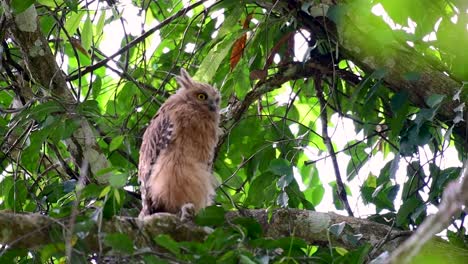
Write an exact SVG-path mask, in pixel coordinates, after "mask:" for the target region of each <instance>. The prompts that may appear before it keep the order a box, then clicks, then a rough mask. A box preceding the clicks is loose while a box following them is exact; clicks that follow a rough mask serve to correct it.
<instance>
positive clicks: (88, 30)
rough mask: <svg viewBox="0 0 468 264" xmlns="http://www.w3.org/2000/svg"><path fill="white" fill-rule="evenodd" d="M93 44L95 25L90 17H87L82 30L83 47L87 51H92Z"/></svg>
mask: <svg viewBox="0 0 468 264" xmlns="http://www.w3.org/2000/svg"><path fill="white" fill-rule="evenodd" d="M92 44H93V23H92V22H91V18H90V17H89V15H88V16H87V17H86V20H85V22H84V24H83V28H82V30H81V45H82V46H83V48H84V49H85V50H87V51H88V50H90V49H91V45H92Z"/></svg>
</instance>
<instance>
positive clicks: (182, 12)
mask: <svg viewBox="0 0 468 264" xmlns="http://www.w3.org/2000/svg"><path fill="white" fill-rule="evenodd" d="M206 1H207V0H201V1H197V2H195V3H194V4H192V5H190V6H188V7H186V8H183V9H181V10H179V12H177V13H175V14H174V15H172V16H170V17H168V18H167V19H165V20H164V21H162V22H161V23H159V24H158V25H156V26H154V27H153V28H151V29H149V30H148V31H146V32H145V33H143V34H142V35H141V36H139V37H138V38H136V39H134V40H132V41H130V42H129V43H128V44H127V45H125V46H124V47H122V48H121V49H120V50H118V51H117V52H115V53H114V54H112V55H110V56H109V57H106V58H105V59H103V60H101V61H99V62H97V63H95V64H93V65H90V66H87V67H85V68H84V69H83V70H82V71H81V72H80V73H78V74H75V75H71V76H69V77H68V78H67V80H68V81H73V80H76V79H78V78H81V77H83V76H84V75H85V74H87V73H90V72H93V71H95V70H97V69H99V68H101V67H103V66H105V65H106V64H107V63H108V62H109V61H110V60H112V59H114V58H115V57H117V56H120V55H122V54H123V53H124V52H126V51H128V50H129V49H130V48H132V47H134V46H135V45H137V44H138V43H140V42H142V41H144V40H145V39H146V38H147V37H149V36H151V35H152V34H153V33H155V32H156V31H158V30H159V29H161V28H163V27H164V26H166V25H168V24H169V23H171V22H172V21H174V20H175V19H177V18H179V17H181V16H183V15H185V14H187V12H188V11H190V10H192V9H194V8H196V7H197V6H199V5H201V4H203V3H204V2H206Z"/></svg>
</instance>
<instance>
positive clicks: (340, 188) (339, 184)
mask: <svg viewBox="0 0 468 264" xmlns="http://www.w3.org/2000/svg"><path fill="white" fill-rule="evenodd" d="M319 78H320V77H319V76H316V77H315V78H314V87H315V91H316V94H317V98H318V99H319V103H320V120H321V121H322V138H323V142H324V143H325V146H327V149H328V153H329V154H330V156H331V160H332V163H333V170H334V171H335V178H336V190H337V195H338V197H339V198H340V200H341V202H342V203H343V205H344V207H345V209H346V211H347V212H348V215H349V216H353V215H354V214H353V210H351V206H349V202H348V196H347V194H346V189H345V185H344V183H343V180H342V179H341V173H340V168H339V166H338V160H337V158H336V153H335V149H334V148H333V144H332V142H331V139H330V136H329V135H328V115H327V102H326V101H325V98H324V97H323V88H322V80H320V79H319Z"/></svg>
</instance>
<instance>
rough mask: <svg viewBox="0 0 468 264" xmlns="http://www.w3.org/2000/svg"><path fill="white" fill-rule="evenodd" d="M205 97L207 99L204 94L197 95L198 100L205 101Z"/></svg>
mask: <svg viewBox="0 0 468 264" xmlns="http://www.w3.org/2000/svg"><path fill="white" fill-rule="evenodd" d="M206 97H207V96H206V94H204V93H199V94H197V98H198V99H199V100H202V101H205V100H206Z"/></svg>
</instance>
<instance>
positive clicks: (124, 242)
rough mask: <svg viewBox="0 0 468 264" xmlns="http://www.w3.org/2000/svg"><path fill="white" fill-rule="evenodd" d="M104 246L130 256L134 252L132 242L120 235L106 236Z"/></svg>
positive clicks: (124, 235)
mask: <svg viewBox="0 0 468 264" xmlns="http://www.w3.org/2000/svg"><path fill="white" fill-rule="evenodd" d="M104 244H105V245H107V246H109V247H111V248H112V249H113V250H115V251H119V252H122V253H129V254H131V253H133V251H134V248H133V241H132V240H130V238H129V237H128V236H127V235H126V234H122V233H112V234H106V235H105V237H104Z"/></svg>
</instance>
